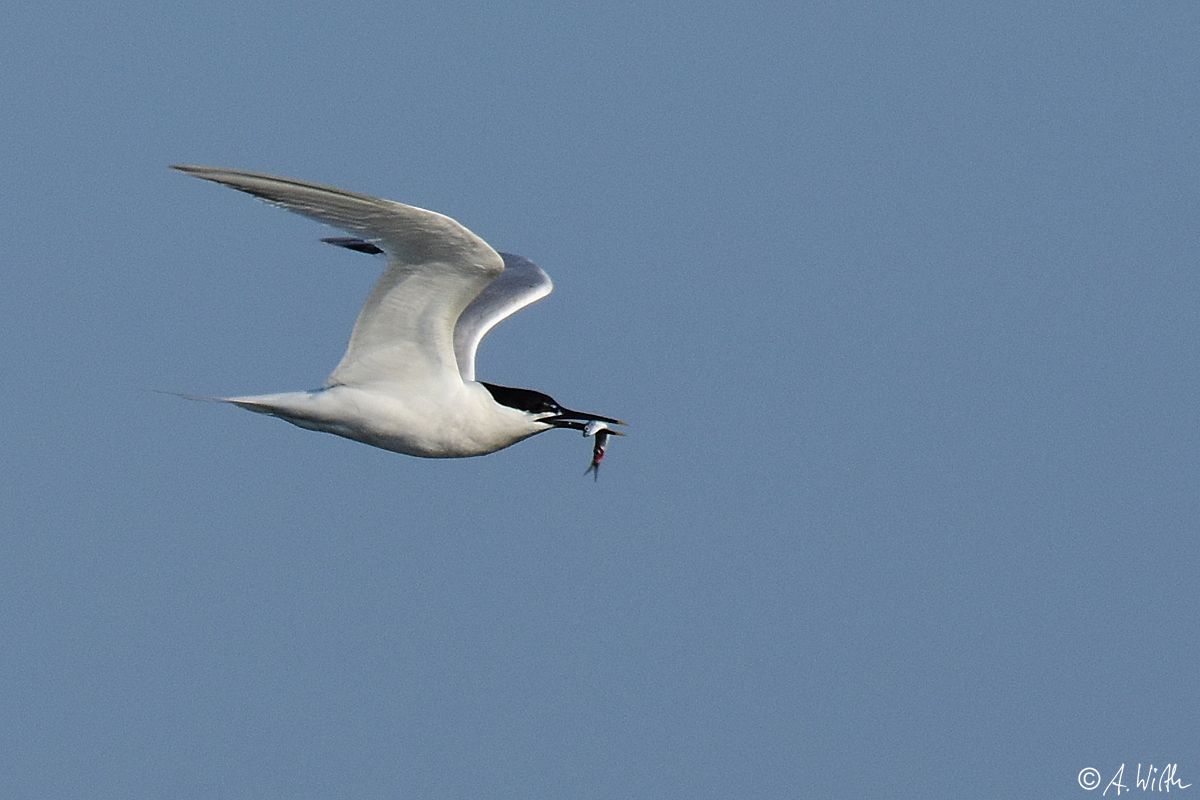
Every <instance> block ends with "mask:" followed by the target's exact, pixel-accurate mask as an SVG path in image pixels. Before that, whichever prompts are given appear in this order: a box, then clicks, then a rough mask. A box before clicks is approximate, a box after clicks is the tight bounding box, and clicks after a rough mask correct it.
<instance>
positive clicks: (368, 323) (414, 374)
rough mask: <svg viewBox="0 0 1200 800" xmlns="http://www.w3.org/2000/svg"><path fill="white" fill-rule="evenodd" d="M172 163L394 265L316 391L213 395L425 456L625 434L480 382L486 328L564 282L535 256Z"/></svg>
mask: <svg viewBox="0 0 1200 800" xmlns="http://www.w3.org/2000/svg"><path fill="white" fill-rule="evenodd" d="M174 169H177V170H179V171H180V172H184V173H186V174H188V175H193V176H195V177H197V178H202V179H204V180H208V181H213V182H214V183H219V184H222V185H224V186H228V187H230V188H232V189H237V190H238V191H241V192H246V193H247V194H251V195H253V196H255V197H257V198H259V199H261V200H265V201H266V202H268V203H271V204H272V205H276V206H280V207H282V208H285V209H287V210H288V211H293V212H295V213H297V214H301V215H303V216H306V217H310V218H312V219H315V220H318V221H320V222H324V223H326V224H328V225H332V226H334V227H335V228H339V229H341V230H342V231H344V232H346V233H348V234H350V236H348V237H328V238H325V239H323V240H322V241H324V242H328V243H329V244H333V245H336V246H339V247H344V248H347V249H349V250H354V251H357V252H361V253H370V254H385V255H386V256H387V259H388V264H387V268H386V270H385V271H384V273H383V275H382V277H380V278H379V280H378V282H376V284H375V287H374V288H373V289H372V290H371V294H370V295H369V296H368V297H367V301H366V304H365V305H364V306H363V308H362V310H361V311H360V312H359V314H358V320H357V321H356V322H355V323H354V330H353V331H352V332H351V334H350V343H349V345H348V346H347V348H346V353H345V355H343V356H342V360H341V362H340V363H338V365H337V367H335V368H334V370H333V372H332V373H331V374H330V375H329V377H328V379H326V381H325V384H324V385H323V386H322V387H321V388H320V389H314V390H311V391H298V392H282V393H278V394H261V395H246V396H240V397H213V398H204V399H211V400H215V401H218V402H222V403H230V404H232V405H235V406H237V407H239V408H244V409H246V410H247V411H254V412H257V413H260V414H267V415H270V416H273V417H278V418H279V419H282V420H285V421H286V422H290V423H292V424H293V425H297V426H299V427H301V428H306V429H308V430H313V431H323V432H325V433H332V434H335V435H337V436H342V437H345V438H347V439H352V440H354V441H357V442H362V443H364V444H368V445H372V446H374V447H379V448H382V449H384V450H391V451H393V452H396V453H403V454H405V455H410V456H420V457H424V458H465V457H469V456H481V455H486V454H488V453H494V452H496V451H497V450H501V449H503V448H505V447H508V446H510V445H513V444H516V443H517V442H520V441H523V440H524V439H528V438H529V437H531V436H534V435H536V434H539V433H542V432H544V431H548V430H553V429H554V428H568V429H572V430H577V431H582V432H583V435H584V436H591V435H597V434H605V436H604V438H605V439H607V434H612V433H615V434H618V435H621V434H620V432H619V431H616V430H613V429H612V428H609V427H608V426H609V425H624V424H625V423H624V422H622V421H621V420H618V419H613V418H612V417H604V416H601V415H599V414H584V413H581V412H579V411H572V410H571V409H569V408H564V407H563V406H561V405H560V404H559V403H558V402H557V401H556V400H555V399H554V398H553V397H551V396H550V395H548V394H544V393H542V392H539V391H535V390H533V389H519V388H514V387H510V386H501V385H499V384H494V383H485V382H482V381H476V380H475V351H476V350H477V349H478V347H479V343H480V341H481V340H482V339H483V337H484V336H486V335H487V333H488V331H490V330H491V329H492V328H493V327H495V326H496V324H498V323H499V322H501V321H503V320H504V319H507V318H508V317H509V316H511V315H512V314H514V313H516V312H517V311H520V310H521V309H522V308H525V307H526V306H528V305H530V304H531V303H534V302H536V301H538V300H540V299H542V298H544V297H545V296H546V295H548V294H550V292H551V290H552V289H553V288H554V286H553V283H551V281H550V277H549V276H548V275H547V274H546V273H545V272H543V271H542V269H541V268H540V267H538V266H537V265H536V264H534V263H533V262H531V261H529V260H528V259H526V258H522V257H521V256H515V255H511V254H508V253H498V252H497V251H496V250H493V249H492V247H491V246H490V245H489V244H488V243H487V242H485V241H484V240H483V239H481V238H480V237H478V236H476V235H475V234H474V233H472V232H471V231H469V230H467V228H466V227H464V226H463V225H461V224H459V223H458V222H457V221H455V220H453V219H451V218H450V217H447V216H445V215H443V214H439V213H437V212H435V211H427V210H425V209H423V208H417V207H415V206H409V205H404V204H402V203H397V202H395V201H393V200H384V199H381V198H378V197H371V196H369V195H365V194H357V193H355V192H348V191H346V190H344V189H336V188H334V187H331V186H321V185H319V184H315V183H308V182H305V181H298V180H292V179H290V178H280V177H276V176H272V175H264V174H261V173H256V172H243V171H240V170H232V169H220V168H214V167H200V166H184V165H176V166H175V167H174ZM599 439H600V436H599V435H597V445H598V446H600V447H601V452H603V446H602V445H600V442H599ZM596 461H597V463H598V459H596Z"/></svg>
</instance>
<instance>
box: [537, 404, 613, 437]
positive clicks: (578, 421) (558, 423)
mask: <svg viewBox="0 0 1200 800" xmlns="http://www.w3.org/2000/svg"><path fill="white" fill-rule="evenodd" d="M592 421H596V422H607V423H609V424H610V425H624V424H626V423H624V422H622V421H621V420H619V419H613V418H612V417H602V416H600V415H599V414H584V413H583V412H581V411H571V410H570V409H566V408H564V409H563V410H562V413H561V414H555V415H554V416H552V417H542V418H541V419H539V420H538V422H544V423H546V424H547V425H552V426H554V427H555V428H570V429H571V430H576V431H581V430H583V429H584V426H586V425H587V424H588V423H589V422H592Z"/></svg>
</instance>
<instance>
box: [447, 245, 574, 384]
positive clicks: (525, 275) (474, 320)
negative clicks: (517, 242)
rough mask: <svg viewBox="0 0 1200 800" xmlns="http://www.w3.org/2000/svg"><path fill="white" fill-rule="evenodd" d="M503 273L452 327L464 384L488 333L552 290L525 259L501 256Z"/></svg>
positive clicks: (539, 270) (547, 278) (471, 377)
mask: <svg viewBox="0 0 1200 800" xmlns="http://www.w3.org/2000/svg"><path fill="white" fill-rule="evenodd" d="M500 256H501V257H502V258H503V259H504V272H503V273H501V275H500V277H499V278H496V280H494V281H492V282H491V283H490V284H488V286H487V288H486V289H484V290H483V291H482V292H480V293H479V296H478V297H476V298H475V299H474V300H472V301H471V304H470V305H469V306H467V308H466V310H465V311H463V313H462V315H461V316H460V317H459V318H458V324H457V325H455V327H454V355H455V357H456V358H457V360H458V371H459V373H460V374H461V375H462V378H463V380H464V381H473V380H475V351H476V350H477V349H478V348H479V343H480V342H481V341H482V340H483V337H484V336H486V335H487V332H488V331H490V330H491V329H492V328H494V327H496V325H498V324H499V323H500V322H501V321H503V320H505V319H507V318H508V317H511V316H512V315H513V314H515V313H517V312H518V311H520V310H521V309H522V308H524V307H525V306H527V305H530V304H532V303H536V302H537V301H538V300H541V299H542V298H543V297H545V296H546V295H548V294H550V292H551V291H553V290H554V283H553V282H551V280H550V276H549V275H547V274H546V273H545V272H543V271H542V268H541V267H539V266H538V265H537V264H534V263H533V262H532V261H530V260H529V259H527V258H523V257H521V256H514V255H513V254H512V253H501V254H500Z"/></svg>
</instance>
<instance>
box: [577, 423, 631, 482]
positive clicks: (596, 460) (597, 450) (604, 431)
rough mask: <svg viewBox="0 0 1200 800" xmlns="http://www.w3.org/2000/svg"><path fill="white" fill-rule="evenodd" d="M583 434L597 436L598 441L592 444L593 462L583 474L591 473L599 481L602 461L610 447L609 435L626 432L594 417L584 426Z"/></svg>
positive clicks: (622, 434)
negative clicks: (614, 428)
mask: <svg viewBox="0 0 1200 800" xmlns="http://www.w3.org/2000/svg"><path fill="white" fill-rule="evenodd" d="M583 435H584V437H588V436H595V437H596V442H595V444H593V445H592V463H591V465H590V466H588V468H587V470H586V471H585V472H584V473H583V474H584V475H587V474H588V473H591V475H592V480H594V481H598V480H600V462H601V461H603V460H604V451H605V450H606V449H607V448H608V437H609V436H624V435H625V434H624V433H622V432H621V431H618V430H613V429H612V428H610V427H608V424H607V423H604V422H601V421H600V420H596V419H593V420H590V421H589V422H588V423H587V424H586V425H584V426H583Z"/></svg>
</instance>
